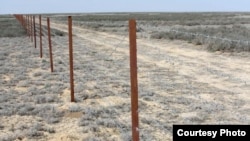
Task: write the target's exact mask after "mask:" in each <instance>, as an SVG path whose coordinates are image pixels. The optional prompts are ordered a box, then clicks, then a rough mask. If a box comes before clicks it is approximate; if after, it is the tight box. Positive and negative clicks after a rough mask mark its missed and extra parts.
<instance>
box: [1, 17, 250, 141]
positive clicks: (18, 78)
mask: <svg viewBox="0 0 250 141" xmlns="http://www.w3.org/2000/svg"><path fill="white" fill-rule="evenodd" d="M44 23H45V22H44ZM125 24H126V22H125ZM139 26H140V27H143V29H144V30H147V31H150V30H149V29H152V27H150V28H146V27H145V26H142V25H139ZM51 27H52V28H54V29H57V30H60V31H64V32H67V25H66V23H64V22H60V21H58V20H57V19H54V20H52V22H51ZM122 30H123V29H122ZM125 31H126V27H124V31H123V32H122V33H116V32H117V31H115V32H114V31H111V32H110V31H103V30H95V29H93V28H87V27H86V25H81V24H79V22H78V23H75V24H74V26H73V34H74V36H73V42H74V70H75V73H74V77H75V96H76V101H77V102H76V103H70V91H69V64H68V62H69V61H68V60H69V59H68V37H67V35H65V36H54V37H53V38H52V40H53V56H54V68H55V72H53V73H51V72H50V64H49V55H48V45H47V41H45V40H44V42H43V45H44V46H43V47H44V48H43V53H44V54H43V58H40V57H39V44H38V47H37V48H34V45H33V44H34V43H31V42H30V39H29V38H28V37H12V38H9V37H3V38H0V67H1V69H0V121H1V122H0V140H15V139H17V140H18V139H19V140H21V139H22V140H28V141H29V140H44V141H45V140H46V141H47V140H51V141H60V140H61V141H74V140H84V141H85V140H89V141H94V140H95V141H96V140H98V141H99V140H100V141H106V140H107V141H112V140H114V141H129V140H131V116H130V115H131V113H130V74H129V44H128V43H129V41H128V33H127V32H125ZM44 39H46V40H47V36H44ZM38 41H39V40H38ZM137 45H138V46H137V47H138V48H137V50H138V81H139V121H140V127H139V131H140V138H141V140H143V141H152V140H156V141H166V140H168V141H170V140H172V125H173V124H249V123H250V98H249V96H248V94H249V93H250V87H249V86H250V61H249V59H250V57H249V53H248V52H239V53H236V52H224V51H217V52H209V51H207V50H206V49H204V47H203V46H201V45H194V44H192V43H188V42H186V41H180V40H168V39H165V40H159V39H153V38H149V36H145V35H144V34H142V33H141V32H138V39H137Z"/></svg>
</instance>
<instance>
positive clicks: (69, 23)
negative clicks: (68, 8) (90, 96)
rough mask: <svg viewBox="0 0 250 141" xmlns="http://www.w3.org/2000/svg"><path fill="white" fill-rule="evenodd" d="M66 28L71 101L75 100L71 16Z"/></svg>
mask: <svg viewBox="0 0 250 141" xmlns="http://www.w3.org/2000/svg"><path fill="white" fill-rule="evenodd" d="M68 28H69V29H68V30H69V64H70V67H69V69H70V90H71V102H75V98H74V72H73V39H72V17H71V16H68Z"/></svg>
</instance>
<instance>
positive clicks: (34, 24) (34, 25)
mask: <svg viewBox="0 0 250 141" xmlns="http://www.w3.org/2000/svg"><path fill="white" fill-rule="evenodd" d="M35 21H36V18H35V16H33V27H34V29H33V31H34V44H35V48H36V22H35Z"/></svg>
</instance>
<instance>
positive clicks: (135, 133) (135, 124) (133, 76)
mask: <svg viewBox="0 0 250 141" xmlns="http://www.w3.org/2000/svg"><path fill="white" fill-rule="evenodd" d="M129 44H130V81H131V116H132V117H131V118H132V138H133V141H139V121H138V120H139V116H138V82H137V49H136V21H135V20H134V19H131V20H129Z"/></svg>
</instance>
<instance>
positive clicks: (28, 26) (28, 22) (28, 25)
mask: <svg viewBox="0 0 250 141" xmlns="http://www.w3.org/2000/svg"><path fill="white" fill-rule="evenodd" d="M29 17H30V16H29V15H27V31H28V35H29V38H30V18H29Z"/></svg>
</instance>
